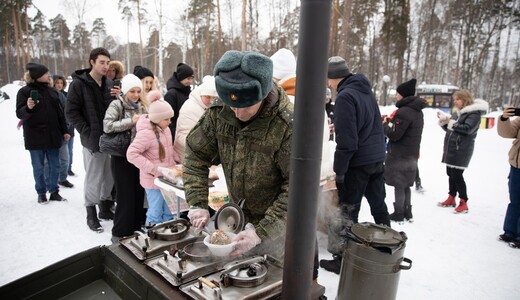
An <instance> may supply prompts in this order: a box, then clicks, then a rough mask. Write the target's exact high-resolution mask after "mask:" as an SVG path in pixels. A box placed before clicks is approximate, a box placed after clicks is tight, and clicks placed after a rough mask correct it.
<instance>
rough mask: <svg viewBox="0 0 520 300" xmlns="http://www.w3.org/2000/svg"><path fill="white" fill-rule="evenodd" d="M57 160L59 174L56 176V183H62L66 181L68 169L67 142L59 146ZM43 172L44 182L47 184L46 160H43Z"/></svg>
mask: <svg viewBox="0 0 520 300" xmlns="http://www.w3.org/2000/svg"><path fill="white" fill-rule="evenodd" d="M59 158H60V172H59V175H58V182H62V181H65V180H67V176H68V175H69V174H68V167H69V142H67V141H63V144H61V147H60V152H59ZM43 168H44V169H43V171H44V174H45V182H46V183H49V167H48V164H47V160H45V163H44V167H43Z"/></svg>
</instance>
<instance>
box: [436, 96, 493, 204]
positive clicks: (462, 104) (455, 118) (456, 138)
mask: <svg viewBox="0 0 520 300" xmlns="http://www.w3.org/2000/svg"><path fill="white" fill-rule="evenodd" d="M453 100H454V101H455V107H456V110H455V111H454V112H453V114H452V115H451V118H449V117H448V116H447V115H445V114H443V113H442V112H438V113H437V116H438V117H439V125H440V126H441V127H442V129H444V130H445V131H446V135H445V137H444V151H443V154H442V162H443V163H445V164H446V173H447V174H448V178H449V193H448V199H446V200H445V201H443V202H439V206H443V207H450V206H451V207H453V206H455V205H456V204H457V203H456V201H455V197H456V196H457V193H458V194H459V198H460V203H459V206H457V208H455V212H456V213H467V212H468V204H467V202H468V194H467V191H466V182H465V181H464V177H463V176H462V174H463V173H464V170H465V169H466V168H467V167H468V165H469V162H470V160H471V156H472V155H473V149H474V147H475V138H476V137H477V131H478V129H479V127H480V119H481V116H482V115H483V114H485V113H486V112H487V110H488V107H489V105H488V103H487V102H486V101H484V100H480V99H476V100H474V99H473V96H472V95H471V93H470V92H469V91H468V90H460V91H456V92H455V93H454V94H453Z"/></svg>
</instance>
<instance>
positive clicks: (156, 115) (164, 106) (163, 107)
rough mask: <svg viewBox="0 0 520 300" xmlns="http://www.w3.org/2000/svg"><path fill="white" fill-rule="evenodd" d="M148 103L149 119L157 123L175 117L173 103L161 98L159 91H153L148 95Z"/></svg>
mask: <svg viewBox="0 0 520 300" xmlns="http://www.w3.org/2000/svg"><path fill="white" fill-rule="evenodd" d="M147 99H148V103H150V107H149V108H148V119H150V121H152V122H153V123H155V124H159V123H160V122H161V121H163V120H166V119H171V118H173V109H172V107H171V105H170V104H169V103H168V102H166V101H164V100H163V99H161V93H160V92H159V91H151V92H150V93H148V95H147Z"/></svg>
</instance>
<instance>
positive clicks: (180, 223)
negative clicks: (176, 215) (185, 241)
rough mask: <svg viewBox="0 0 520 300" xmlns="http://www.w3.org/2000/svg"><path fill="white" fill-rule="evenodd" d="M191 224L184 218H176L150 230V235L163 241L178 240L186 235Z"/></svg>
mask: <svg viewBox="0 0 520 300" xmlns="http://www.w3.org/2000/svg"><path fill="white" fill-rule="evenodd" d="M189 229H190V225H189V223H188V221H186V220H184V219H175V220H171V221H168V222H164V223H161V224H157V225H156V226H155V227H153V228H151V229H150V230H149V231H148V236H149V237H151V238H153V239H158V240H163V241H177V240H180V239H182V238H184V237H185V236H186V234H187V233H188V230H189Z"/></svg>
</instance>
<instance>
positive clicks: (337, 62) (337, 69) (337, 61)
mask: <svg viewBox="0 0 520 300" xmlns="http://www.w3.org/2000/svg"><path fill="white" fill-rule="evenodd" d="M350 74H351V73H350V70H349V69H348V67H347V62H346V61H345V59H344V58H343V57H341V56H333V57H331V58H329V64H328V69H327V77H328V78H329V79H337V78H344V77H348V76H349V75H350Z"/></svg>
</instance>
